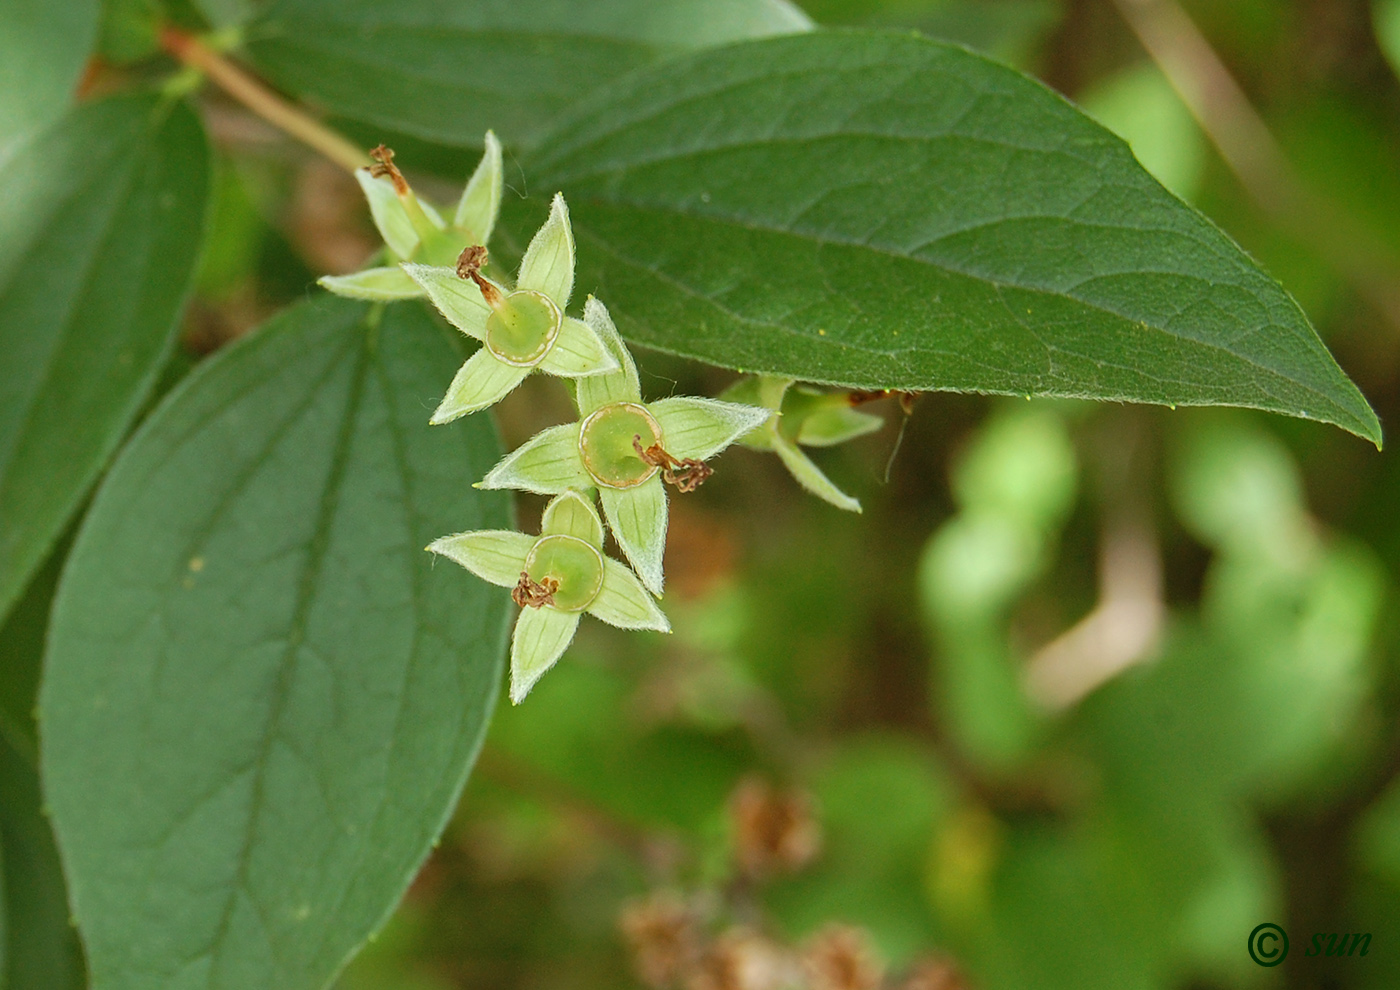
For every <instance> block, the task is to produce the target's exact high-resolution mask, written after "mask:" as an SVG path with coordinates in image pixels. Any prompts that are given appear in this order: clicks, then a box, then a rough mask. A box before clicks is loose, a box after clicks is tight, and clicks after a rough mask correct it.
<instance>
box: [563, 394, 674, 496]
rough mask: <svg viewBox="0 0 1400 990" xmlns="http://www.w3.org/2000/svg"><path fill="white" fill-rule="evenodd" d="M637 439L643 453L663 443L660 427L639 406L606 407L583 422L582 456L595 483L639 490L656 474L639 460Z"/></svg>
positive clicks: (614, 404) (617, 403)
mask: <svg viewBox="0 0 1400 990" xmlns="http://www.w3.org/2000/svg"><path fill="white" fill-rule="evenodd" d="M633 438H640V440H639V442H640V443H641V446H642V449H643V450H645V449H646V448H647V447H650V446H651V445H652V444H655V443H660V442H661V426H660V424H659V423H657V422H656V420H655V419H653V418H652V416H651V413H649V412H647V411H646V408H645V407H643V406H639V405H637V404H636V403H635V402H615V403H613V404H612V405H610V406H604V407H603V408H601V409H599V410H598V411H596V412H595V413H593V414H592V415H591V416H589V417H588V418H587V419H585V420H584V421H583V427H582V428H581V429H580V431H579V439H578V446H579V454H580V456H581V457H582V458H583V466H584V468H585V469H586V470H587V471H588V474H589V475H590V476H591V477H592V478H593V480H594V481H596V482H597V483H598V484H600V485H606V486H607V487H608V488H635V487H636V486H637V485H640V484H641V483H642V482H644V481H646V480H647V479H648V478H650V477H651V476H652V475H653V474H655V473H656V468H655V467H654V466H652V465H650V464H648V463H646V462H645V461H643V460H642V459H641V458H640V457H639V456H637V448H636V447H635V446H634V445H633V442H632V441H633Z"/></svg>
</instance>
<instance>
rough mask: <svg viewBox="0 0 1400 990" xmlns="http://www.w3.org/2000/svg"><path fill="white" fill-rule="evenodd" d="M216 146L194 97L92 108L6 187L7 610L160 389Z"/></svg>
mask: <svg viewBox="0 0 1400 990" xmlns="http://www.w3.org/2000/svg"><path fill="white" fill-rule="evenodd" d="M207 159H208V151H207V148H206V146H205V141H204V136H203V133H202V131H201V129H200V125H199V122H198V121H197V120H196V119H195V117H194V115H193V114H192V113H191V112H190V111H189V109H188V108H186V107H184V106H183V105H178V104H177V105H174V106H170V105H163V104H159V103H157V102H156V100H155V99H153V98H150V97H144V96H141V97H121V98H117V99H111V100H106V101H103V102H100V103H93V104H89V105H86V106H84V107H82V108H80V109H79V110H77V111H75V112H74V113H73V114H72V115H71V116H70V117H68V118H67V119H66V120H64V121H63V122H62V123H60V124H59V125H58V126H56V127H55V128H53V129H51V130H49V131H47V132H46V133H45V134H43V135H42V136H40V137H39V138H37V139H35V140H33V141H31V142H28V143H27V144H26V145H25V146H24V147H23V148H22V149H20V151H18V152H17V153H16V154H15V155H14V156H13V158H12V159H11V160H10V161H9V162H8V164H6V165H5V167H4V169H3V172H2V173H0V176H2V177H0V182H3V183H4V185H5V191H4V194H3V195H2V196H0V230H3V231H5V236H4V237H3V238H0V615H3V614H4V613H5V611H6V610H7V609H8V608H9V606H10V604H11V603H12V602H13V601H14V599H15V597H16V596H17V595H18V594H19V593H20V591H21V590H22V589H23V588H24V586H25V583H26V581H27V580H28V578H29V576H30V575H31V574H32V573H33V571H34V569H35V568H36V567H37V566H38V565H39V564H40V563H41V562H42V561H43V559H44V556H45V554H46V553H47V552H48V550H49V548H50V547H51V546H52V545H53V542H54V540H56V539H57V538H58V535H59V533H60V532H61V531H62V529H63V527H64V525H65V524H66V523H67V521H68V520H69V518H70V516H71V515H72V514H73V512H74V510H75V509H77V507H78V504H79V503H80V502H81V501H82V499H83V497H84V495H85V494H86V493H87V491H88V488H89V487H90V486H91V485H92V483H93V481H95V480H96V478H97V476H98V473H99V472H100V471H101V470H102V467H103V465H104V464H105V463H106V462H107V461H108V459H109V458H110V457H111V455H112V453H113V451H114V450H115V449H116V447H117V444H118V443H119V442H120V441H121V438H122V437H123V436H124V435H125V434H126V432H127V430H128V429H129V428H130V426H131V423H132V420H133V419H134V418H135V417H136V415H137V413H138V412H139V411H140V409H141V407H142V404H143V403H144V402H145V400H146V397H147V396H148V395H149V393H150V391H151V388H152V387H153V386H154V384H155V381H156V377H157V375H158V373H159V371H160V367H161V364H162V362H163V360H164V358H165V356H166V354H167V353H168V351H169V346H170V343H171V340H172V337H173V334H174V331H175V328H176V326H177V323H178V318H179V314H180V309H181V306H182V303H183V301H184V298H185V295H186V292H187V291H188V288H189V284H190V281H191V278H192V275H193V271H194V265H195V261H196V258H197V256H198V254H199V245H200V240H201V237H202V235H203V227H204V214H205V205H206V198H207V188H208V161H207Z"/></svg>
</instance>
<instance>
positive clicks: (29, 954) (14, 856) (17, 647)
mask: <svg viewBox="0 0 1400 990" xmlns="http://www.w3.org/2000/svg"><path fill="white" fill-rule="evenodd" d="M69 543H71V540H68V539H66V538H65V540H64V541H63V544H64V545H62V546H61V547H60V548H59V549H58V550H56V551H55V552H54V553H53V554H51V555H50V557H49V560H48V561H47V562H46V563H45V564H44V566H43V567H42V568H40V569H39V571H38V573H37V574H36V576H35V577H34V579H33V580H32V581H31V582H30V584H29V587H28V589H26V591H25V593H24V596H23V597H22V598H21V599H20V600H19V602H18V603H17V604H16V606H15V607H14V608H13V609H12V610H11V611H10V614H9V616H8V617H6V619H5V621H4V623H3V624H0V861H3V866H4V870H3V872H4V878H3V883H0V919H2V920H3V924H0V987H4V988H6V990H20V988H25V990H81V988H83V987H85V986H86V985H87V982H86V980H85V978H84V974H83V956H82V949H81V948H80V947H79V945H78V933H77V932H76V931H74V929H73V926H72V924H71V923H70V922H69V914H68V895H67V891H66V890H65V888H64V884H63V871H62V869H61V868H60V867H59V863H58V851H57V850H56V849H55V848H54V841H53V831H52V829H51V827H50V825H49V822H48V819H47V818H46V817H45V816H44V814H43V812H42V810H41V798H40V793H39V775H38V772H37V770H36V767H35V754H36V753H37V752H38V743H37V740H36V738H35V726H34V719H33V715H32V713H33V711H34V703H35V693H36V691H37V689H38V683H39V665H40V661H41V659H42V658H43V654H44V634H45V629H46V627H47V626H48V618H49V609H50V607H51V605H52V604H53V596H54V589H55V588H56V586H57V584H58V575H59V570H60V568H61V566H62V564H63V562H64V560H65V559H66V556H67V544H69Z"/></svg>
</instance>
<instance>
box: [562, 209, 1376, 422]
mask: <svg viewBox="0 0 1400 990" xmlns="http://www.w3.org/2000/svg"><path fill="white" fill-rule="evenodd" d="M589 201H593V202H598V203H600V204H602V205H605V206H611V207H619V206H620V207H624V208H626V207H630V208H633V209H638V210H647V211H650V212H656V213H663V214H664V213H670V214H673V215H675V216H684V217H687V218H691V219H699V220H705V221H709V222H716V223H733V224H734V225H735V226H738V227H745V228H747V229H750V230H755V231H760V232H762V233H764V234H767V235H770V236H771V235H778V236H788V237H793V238H794V239H797V240H806V241H810V242H812V243H814V244H816V245H818V246H822V247H825V246H837V247H855V248H861V249H863V250H868V251H871V252H874V253H878V254H881V255H884V256H887V257H890V258H894V259H898V260H900V261H905V262H912V263H915V264H923V265H928V266H929V267H930V268H934V269H938V270H940V271H945V272H950V273H952V274H956V275H961V276H963V277H965V278H974V279H978V280H980V281H983V282H986V283H988V284H989V285H992V286H994V287H996V288H997V290H998V294H999V295H1000V293H1001V291H1003V290H1007V289H1011V290H1014V291H1017V292H1025V293H1029V294H1035V295H1041V296H1046V297H1050V298H1056V297H1061V298H1068V299H1072V300H1073V301H1074V302H1075V303H1076V304H1078V305H1081V306H1084V307H1085V308H1086V309H1091V310H1095V311H1097V312H1100V313H1103V314H1105V315H1108V316H1112V317H1114V318H1115V319H1119V320H1123V321H1124V322H1125V323H1130V324H1133V325H1134V326H1136V327H1138V328H1139V329H1146V330H1149V331H1153V332H1156V333H1160V334H1162V335H1163V336H1166V337H1174V338H1176V339H1181V340H1188V341H1190V342H1191V343H1192V344H1195V345H1198V346H1202V347H1208V348H1212V349H1215V350H1218V351H1220V352H1221V353H1224V354H1227V355H1229V356H1230V357H1231V358H1232V359H1233V360H1236V361H1239V362H1241V363H1244V364H1248V365H1250V366H1251V367H1253V368H1256V369H1258V370H1259V371H1261V372H1264V373H1267V374H1268V375H1270V376H1271V377H1273V378H1275V379H1278V380H1280V381H1283V382H1285V383H1287V384H1288V385H1289V386H1292V387H1295V388H1298V389H1301V390H1303V391H1306V392H1308V393H1309V394H1311V395H1314V396H1316V397H1318V398H1319V399H1320V400H1322V401H1323V402H1324V403H1325V404H1327V405H1328V406H1330V407H1332V408H1333V409H1334V410H1335V411H1336V412H1337V415H1339V416H1342V417H1344V418H1345V419H1346V420H1347V421H1348V422H1353V423H1356V424H1357V425H1358V426H1360V427H1362V428H1363V429H1365V428H1368V427H1369V424H1365V423H1362V422H1361V421H1360V420H1359V419H1358V418H1357V417H1356V416H1355V415H1354V414H1353V413H1352V412H1351V411H1350V410H1347V409H1345V408H1343V407H1341V406H1339V405H1338V404H1337V403H1336V402H1335V401H1334V400H1333V399H1332V398H1331V397H1329V396H1327V395H1326V394H1324V393H1322V392H1320V391H1318V390H1317V389H1316V388H1314V387H1312V386H1311V385H1306V384H1304V383H1302V382H1298V381H1296V380H1294V379H1291V378H1288V377H1286V376H1285V375H1283V374H1281V373H1280V372H1278V371H1276V370H1275V369H1273V368H1269V367H1267V366H1264V365H1260V364H1259V363H1258V362H1257V361H1255V360H1253V359H1251V358H1248V357H1245V356H1243V355H1240V354H1237V353H1235V352H1234V351H1231V350H1229V349H1228V348H1226V347H1225V346H1224V345H1222V344H1218V343H1215V342H1213V341H1209V340H1201V339H1199V338H1197V337H1194V336H1190V335H1187V334H1180V335H1178V334H1174V333H1172V332H1171V331H1170V330H1167V329H1166V328H1165V327H1158V326H1153V325H1151V324H1148V323H1146V322H1144V321H1143V320H1141V319H1140V318H1136V317H1131V316H1128V315H1125V314H1123V313H1119V312H1117V311H1115V310H1112V309H1109V308H1107V307H1104V306H1101V305H1099V304H1097V303H1094V302H1090V301H1088V300H1084V299H1080V298H1079V297H1077V296H1070V295H1068V294H1065V293H1058V292H1056V291H1054V290H1047V289H1042V288H1039V287H1036V286H1029V285H1018V284H1015V283H1009V282H1004V281H1000V280H997V279H994V278H991V277H989V276H986V275H982V274H979V273H975V272H968V271H963V270H960V269H957V268H955V267H952V266H944V265H939V264H936V263H934V262H931V261H928V260H926V259H923V258H916V257H911V256H909V255H905V254H900V253H898V252H896V251H893V250H890V249H886V248H880V247H876V246H873V245H869V244H865V243H861V242H857V241H851V240H848V239H840V238H820V237H817V236H815V235H810V234H797V233H794V232H792V231H788V230H783V229H781V228H776V227H772V226H766V225H760V224H757V223H744V222H739V221H732V220H730V219H729V218H727V217H724V216H715V215H712V214H708V213H697V212H694V211H688V210H681V209H677V208H674V207H669V206H668V207H657V206H653V205H651V204H642V203H635V202H628V201H625V200H617V199H601V198H595V197H578V198H577V199H576V202H589ZM575 226H576V227H577V228H578V230H579V232H580V234H581V235H583V236H584V237H586V238H587V239H588V240H590V241H592V242H594V243H595V244H597V245H599V246H600V247H602V248H603V249H604V250H605V251H606V252H607V253H608V254H610V255H611V256H612V257H614V258H616V259H618V260H619V261H621V262H622V263H624V264H626V265H629V266H631V267H632V268H634V269H636V270H638V271H643V272H646V273H648V275H650V276H652V277H653V278H656V279H657V280H658V281H664V282H666V283H667V284H668V285H670V286H672V287H673V288H675V289H676V290H677V291H679V292H681V293H683V294H685V295H687V296H688V297H690V298H692V299H695V300H697V301H700V302H703V303H705V304H707V305H709V306H712V307H713V308H714V309H716V310H717V311H718V312H720V313H722V314H723V315H724V316H725V317H726V318H728V319H731V320H733V321H735V322H737V323H744V324H750V325H753V326H763V327H768V328H771V329H775V330H779V331H782V332H783V333H785V334H788V335H791V336H794V337H799V338H801V339H804V340H807V341H811V342H813V343H819V344H821V345H822V346H823V347H842V348H846V349H849V350H853V351H859V352H862V353H866V354H874V355H879V356H881V357H886V358H895V357H898V356H899V355H901V354H905V353H910V352H937V350H936V349H935V348H932V347H901V348H898V349H895V350H882V349H878V348H872V347H868V346H862V345H860V344H856V343H852V342H850V341H846V340H836V339H834V338H831V337H822V336H818V335H814V334H812V333H808V332H804V331H802V330H799V329H797V328H795V327H790V326H786V325H784V324H781V323H775V322H772V321H767V320H757V319H754V318H752V317H748V316H742V315H740V314H738V313H736V312H734V311H733V310H731V309H729V308H727V307H725V306H724V305H723V304H722V303H720V302H719V300H717V299H716V298H714V297H712V296H708V295H705V294H704V293H702V292H700V291H699V290H697V289H695V288H694V287H692V286H690V285H687V284H686V283H684V282H681V281H678V280H677V279H676V278H675V277H674V276H670V275H668V274H666V273H663V272H660V271H658V270H657V269H655V268H652V267H651V266H649V265H646V264H643V263H642V262H640V261H638V260H636V259H634V258H632V257H630V256H628V255H627V254H625V253H624V252H622V251H621V250H620V249H619V248H618V247H617V245H615V244H613V243H611V242H609V241H607V240H605V239H604V238H603V237H601V236H600V235H599V234H598V233H597V232H596V231H594V230H592V229H591V228H589V227H587V226H586V222H584V223H580V222H577V221H576V222H575ZM1124 229H1129V230H1131V229H1133V228H1124ZM1119 274H1132V273H1131V272H1128V273H1119ZM1168 274H1171V275H1172V276H1174V277H1181V278H1191V277H1192V276H1187V275H1184V274H1181V273H1176V272H1171V273H1168ZM1201 281H1204V280H1201ZM1206 284H1212V283H1206ZM1230 284H1233V283H1230ZM1003 305H1006V304H1005V301H1004V300H1003ZM1006 309H1007V311H1008V313H1009V314H1010V315H1011V316H1012V317H1013V319H1014V320H1015V322H1016V323H1017V324H1018V325H1019V326H1021V327H1022V328H1023V329H1024V330H1026V331H1027V332H1028V333H1030V334H1031V335H1032V336H1034V337H1035V338H1036V339H1037V340H1039V341H1040V343H1041V346H1043V347H1044V348H1045V350H1046V353H1047V354H1053V353H1055V352H1057V351H1058V352H1061V353H1065V354H1074V353H1075V352H1073V351H1070V350H1068V349H1066V348H1064V347H1061V346H1058V345H1056V346H1050V345H1048V344H1046V343H1045V341H1044V340H1043V339H1042V338H1041V336H1040V334H1039V333H1038V332H1037V331H1036V330H1035V329H1034V328H1033V327H1030V326H1028V325H1027V324H1025V323H1024V322H1023V321H1022V320H1021V319H1020V317H1019V315H1018V314H1016V312H1015V310H1014V309H1013V308H1012V307H1011V306H1009V305H1006ZM647 345H648V346H651V347H655V348H657V349H659V350H670V348H668V347H667V346H666V345H665V344H664V343H658V342H656V341H652V340H649V341H647ZM672 352H673V353H679V352H675V351H672ZM943 353H949V352H943ZM1076 356H1078V357H1081V358H1083V359H1084V360H1088V361H1094V362H1097V363H1099V364H1101V365H1104V366H1113V367H1118V368H1121V369H1123V370H1127V371H1131V372H1132V373H1134V374H1139V375H1140V374H1143V372H1142V371H1141V370H1139V369H1137V368H1133V367H1130V366H1128V365H1123V364H1115V363H1113V362H1110V361H1108V360H1106V359H1103V358H1098V357H1092V356H1090V355H1084V354H1078V355H1076ZM958 357H959V359H960V360H970V359H969V358H967V357H966V356H965V355H961V354H960V355H958ZM987 367H994V366H991V365H988V366H987ZM763 370H769V371H775V372H780V371H782V370H783V369H763ZM1148 377H1151V376H1148ZM1159 380H1160V379H1159ZM819 383H820V384H831V385H843V386H856V387H866V386H868V387H882V388H900V387H917V386H919V383H918V382H913V381H911V382H904V381H898V380H890V381H882V382H880V383H872V382H865V381H843V380H838V379H826V380H822V381H819ZM1193 387H1196V388H1201V389H1202V390H1204V389H1205V388H1206V386H1204V385H1199V384H1198V385H1194V386H1193ZM1260 391H1261V392H1262V393H1264V394H1265V395H1269V396H1271V397H1274V398H1276V399H1277V398H1278V395H1277V393H1275V392H1274V391H1271V390H1268V389H1264V388H1263V387H1262V386H1260ZM986 393H987V394H993V395H1019V394H1021V393H1020V392H1018V391H1015V390H1011V389H1007V390H997V389H987V390H986ZM1056 394H1062V395H1063V396H1065V397H1076V396H1075V393H1073V392H1072V391H1069V390H1066V391H1064V392H1063V393H1056ZM1095 398H1100V399H1109V400H1110V401H1111V400H1113V399H1115V398H1117V399H1119V400H1122V401H1136V400H1135V399H1133V398H1132V397H1131V396H1126V395H1125V396H1117V397H1114V396H1104V395H1095ZM1279 401H1280V402H1282V400H1281V399H1280V400H1279ZM1182 404H1190V402H1189V400H1182Z"/></svg>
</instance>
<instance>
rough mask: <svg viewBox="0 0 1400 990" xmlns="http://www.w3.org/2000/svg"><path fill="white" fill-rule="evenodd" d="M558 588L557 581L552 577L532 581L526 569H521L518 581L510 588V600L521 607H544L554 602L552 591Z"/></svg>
mask: <svg viewBox="0 0 1400 990" xmlns="http://www.w3.org/2000/svg"><path fill="white" fill-rule="evenodd" d="M558 590H559V582H558V581H556V580H555V579H554V578H551V577H547V578H545V579H544V580H543V581H532V580H531V579H530V574H529V572H528V571H521V572H520V581H519V583H518V584H516V586H515V587H514V588H513V589H511V592H510V600H511V601H513V602H515V604H517V605H519V606H520V607H521V608H544V607H545V606H546V605H553V604H554V593H555V592H556V591H558Z"/></svg>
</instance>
